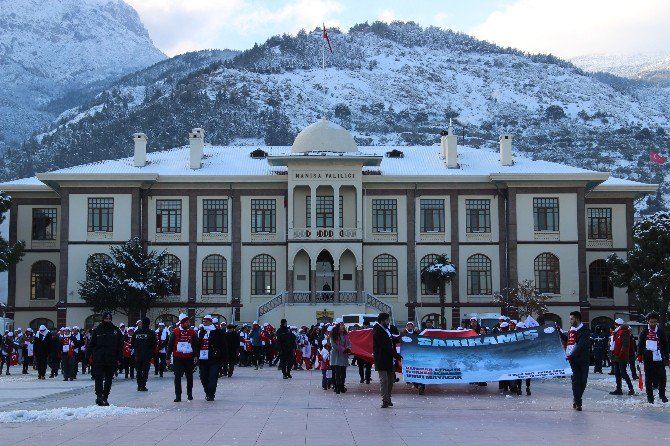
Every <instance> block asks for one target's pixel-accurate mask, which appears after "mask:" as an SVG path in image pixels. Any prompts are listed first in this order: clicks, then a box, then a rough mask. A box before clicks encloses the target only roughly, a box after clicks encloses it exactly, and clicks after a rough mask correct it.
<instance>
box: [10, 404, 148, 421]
mask: <svg viewBox="0 0 670 446" xmlns="http://www.w3.org/2000/svg"><path fill="white" fill-rule="evenodd" d="M148 412H158V409H149V408H142V407H123V406H119V407H117V406H107V407H102V406H88V407H74V408H72V407H61V408H59V409H47V410H12V411H9V412H0V423H28V422H34V421H70V420H79V419H89V418H101V417H116V416H122V415H131V414H138V413H148Z"/></svg>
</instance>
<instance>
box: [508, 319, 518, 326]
mask: <svg viewBox="0 0 670 446" xmlns="http://www.w3.org/2000/svg"><path fill="white" fill-rule="evenodd" d="M510 322H511V323H512V324H514V325H516V324H518V322H519V321H517V320H516V319H512V320H511V321H510Z"/></svg>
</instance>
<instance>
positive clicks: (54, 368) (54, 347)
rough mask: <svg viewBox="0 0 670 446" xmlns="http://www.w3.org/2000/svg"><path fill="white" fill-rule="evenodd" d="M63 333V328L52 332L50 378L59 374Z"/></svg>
mask: <svg viewBox="0 0 670 446" xmlns="http://www.w3.org/2000/svg"><path fill="white" fill-rule="evenodd" d="M61 334H62V330H61V331H59V332H54V333H52V334H51V344H50V345H49V368H51V374H50V375H49V378H55V377H57V376H58V369H59V368H60V357H61V354H60V353H61V351H60V350H61V347H60V335H61Z"/></svg>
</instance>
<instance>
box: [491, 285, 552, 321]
mask: <svg viewBox="0 0 670 446" xmlns="http://www.w3.org/2000/svg"><path fill="white" fill-rule="evenodd" d="M549 299H551V296H549V295H548V294H544V293H540V291H539V290H538V289H537V287H536V286H535V282H534V281H532V280H529V279H525V280H522V281H521V283H519V284H517V286H515V287H512V288H509V289H507V290H503V293H495V294H494V295H493V301H494V302H495V303H497V304H499V305H500V306H501V307H502V308H504V311H505V312H506V313H507V314H508V315H509V314H510V313H517V314H518V315H519V317H528V316H533V315H536V316H539V315H541V314H543V313H547V312H548V311H549V309H548V308H547V302H548V301H549Z"/></svg>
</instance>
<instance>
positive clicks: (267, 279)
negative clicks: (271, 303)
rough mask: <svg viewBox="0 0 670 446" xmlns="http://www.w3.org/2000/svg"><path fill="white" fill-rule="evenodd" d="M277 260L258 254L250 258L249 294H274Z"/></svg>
mask: <svg viewBox="0 0 670 446" xmlns="http://www.w3.org/2000/svg"><path fill="white" fill-rule="evenodd" d="M276 274H277V262H275V259H274V258H273V257H272V256H269V255H267V254H259V255H257V256H256V257H254V258H253V259H251V294H253V295H260V294H276V287H275V276H276Z"/></svg>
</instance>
